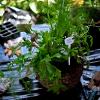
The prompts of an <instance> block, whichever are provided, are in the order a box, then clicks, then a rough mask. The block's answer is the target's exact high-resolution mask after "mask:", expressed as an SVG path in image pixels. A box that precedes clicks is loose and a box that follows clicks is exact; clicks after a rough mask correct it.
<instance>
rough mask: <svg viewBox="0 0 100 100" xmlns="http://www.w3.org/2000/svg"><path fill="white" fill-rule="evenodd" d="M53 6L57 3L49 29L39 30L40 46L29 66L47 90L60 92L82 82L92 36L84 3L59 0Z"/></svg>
mask: <svg viewBox="0 0 100 100" xmlns="http://www.w3.org/2000/svg"><path fill="white" fill-rule="evenodd" d="M53 7H56V9H55V8H54V11H55V16H54V17H53V19H51V18H50V17H49V9H48V20H49V21H48V22H49V24H50V26H51V27H50V31H49V32H47V31H46V32H42V34H40V36H41V40H40V42H39V43H38V46H36V47H37V48H38V50H37V52H36V53H35V55H34V56H33V57H32V58H31V60H30V62H29V63H28V69H29V66H30V67H32V68H33V72H35V73H36V75H37V77H36V78H37V79H38V80H39V81H40V83H41V84H42V85H43V86H44V87H46V88H47V89H48V90H51V91H52V92H53V93H61V92H62V91H65V90H72V91H73V89H72V88H74V87H75V86H77V85H78V84H79V83H80V77H81V74H82V70H83V64H84V60H85V59H84V58H85V54H88V51H89V48H90V45H91V43H92V37H91V35H89V34H88V31H89V28H88V26H86V25H84V23H86V22H85V21H86V18H87V14H86V13H85V12H84V8H83V7H82V6H78V7H75V5H73V3H72V0H69V1H67V0H57V1H56V2H55V4H54V6H53ZM34 40H35V39H34ZM87 41H89V42H90V43H88V42H87ZM27 43H29V42H27ZM27 43H26V45H27ZM30 44H31V46H32V43H31V42H30ZM28 45H29V44H28ZM29 47H30V45H29ZM19 58H20V57H19ZM20 63H21V62H20ZM63 93H64V92H63ZM71 93H72V92H71ZM71 93H70V95H71ZM74 93H75V91H74ZM71 100H72V99H71Z"/></svg>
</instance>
